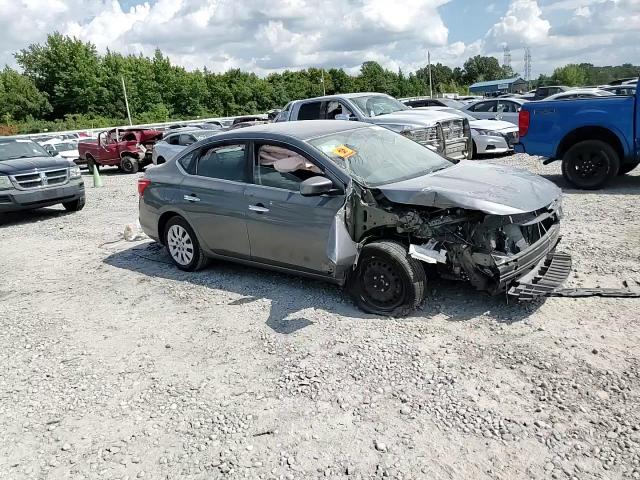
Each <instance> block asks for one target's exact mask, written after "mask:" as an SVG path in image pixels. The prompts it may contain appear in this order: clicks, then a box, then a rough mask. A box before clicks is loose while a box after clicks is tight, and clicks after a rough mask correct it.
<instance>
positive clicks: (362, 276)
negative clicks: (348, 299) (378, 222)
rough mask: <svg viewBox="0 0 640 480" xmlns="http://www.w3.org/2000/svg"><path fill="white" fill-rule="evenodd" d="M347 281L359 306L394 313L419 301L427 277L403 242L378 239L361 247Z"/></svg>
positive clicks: (401, 312) (399, 313)
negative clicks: (357, 260)
mask: <svg viewBox="0 0 640 480" xmlns="http://www.w3.org/2000/svg"><path fill="white" fill-rule="evenodd" d="M350 282H351V285H350V287H351V292H352V294H353V295H354V298H355V301H356V303H357V304H358V307H360V308H361V309H362V310H364V311H365V312H368V313H374V314H376V315H387V316H391V317H397V316H404V315H407V314H408V313H410V312H411V311H412V310H413V309H415V308H416V307H417V306H418V305H420V303H422V301H423V300H424V295H425V287H426V284H427V278H426V275H425V273H424V268H423V267H422V264H421V263H420V262H419V261H418V260H416V259H414V258H412V257H410V256H409V255H408V253H407V249H406V248H405V247H404V245H402V244H400V243H397V242H392V241H379V242H373V243H370V244H368V245H365V246H364V247H363V249H362V252H361V254H360V260H359V262H358V267H357V269H356V271H355V272H354V274H353V277H352V278H351V281H350Z"/></svg>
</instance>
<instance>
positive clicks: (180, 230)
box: [164, 216, 209, 272]
mask: <svg viewBox="0 0 640 480" xmlns="http://www.w3.org/2000/svg"><path fill="white" fill-rule="evenodd" d="M164 245H165V247H167V250H168V251H169V256H170V257H171V260H173V263H175V265H176V267H178V268H179V269H180V270H185V271H187V272H195V271H196V270H201V269H202V268H204V267H205V266H206V265H207V263H209V259H208V258H207V256H206V255H205V253H204V251H203V250H202V247H200V242H198V238H197V237H196V234H195V232H194V231H193V229H192V228H191V225H189V222H187V221H186V220H185V219H184V218H182V217H179V216H176V217H172V218H170V219H169V221H168V222H167V225H166V226H165V229H164Z"/></svg>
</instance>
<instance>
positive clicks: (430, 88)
mask: <svg viewBox="0 0 640 480" xmlns="http://www.w3.org/2000/svg"><path fill="white" fill-rule="evenodd" d="M427 61H428V62H429V97H430V98H433V80H432V79H431V52H430V51H429V50H427Z"/></svg>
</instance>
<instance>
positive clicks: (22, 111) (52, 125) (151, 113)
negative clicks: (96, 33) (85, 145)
mask: <svg viewBox="0 0 640 480" xmlns="http://www.w3.org/2000/svg"><path fill="white" fill-rule="evenodd" d="M15 58H16V61H17V63H18V65H19V66H20V68H21V72H18V71H17V70H14V69H12V68H10V67H8V66H6V67H5V68H4V69H3V70H0V119H1V120H2V124H3V126H2V127H0V134H2V133H5V134H7V133H9V134H10V133H18V132H19V133H29V132H38V131H43V130H45V129H48V130H49V131H52V130H62V129H74V128H92V127H93V128H97V127H106V126H112V125H119V124H124V123H126V120H125V118H126V107H125V102H124V96H123V93H122V79H124V81H125V84H126V87H127V94H128V99H129V106H130V109H131V114H132V117H133V119H134V122H135V123H153V122H162V121H169V120H172V119H187V118H198V117H216V116H234V115H242V114H249V113H257V112H265V111H267V110H269V109H272V108H277V107H282V106H284V105H285V104H286V103H287V102H289V101H290V100H295V99H300V98H308V97H313V96H319V95H322V94H323V92H326V93H327V94H333V93H345V92H358V91H376V92H383V93H388V94H389V95H392V96H394V97H406V96H420V95H428V94H429V72H428V67H427V66H425V67H423V68H420V69H418V70H417V71H416V72H411V73H408V74H405V73H404V72H402V71H401V70H399V71H397V72H394V71H390V70H388V69H384V68H383V67H382V66H381V65H379V64H378V63H376V62H370V61H369V62H364V63H363V64H362V66H361V68H360V71H359V73H358V74H357V75H349V74H347V73H346V72H345V71H344V70H343V69H342V68H330V69H324V70H321V69H318V68H308V69H303V70H296V71H291V70H285V71H283V72H282V73H272V74H269V75H267V76H266V77H264V78H261V77H259V76H257V75H256V74H254V73H250V72H244V71H241V70H239V69H232V70H229V71H227V72H224V73H216V72H211V71H209V70H208V69H207V68H203V69H199V70H195V71H187V70H185V69H184V68H182V67H180V66H177V65H173V64H172V63H171V62H170V60H169V58H168V57H166V56H165V55H163V54H162V52H161V51H160V50H156V51H155V54H154V55H153V56H152V57H146V56H143V55H122V54H120V53H117V52H112V51H107V52H106V53H105V54H104V55H100V54H98V52H97V50H96V47H95V46H94V45H93V44H91V43H88V42H83V41H81V40H79V39H77V38H71V37H68V36H64V35H61V34H59V33H53V34H51V35H49V36H48V37H47V40H46V42H44V43H43V44H32V45H30V46H28V47H27V48H25V49H22V50H20V51H19V52H17V53H16V54H15ZM639 70H640V68H639V67H634V66H632V65H622V66H620V67H594V66H593V65H590V64H580V65H568V66H566V67H563V68H561V69H557V70H556V71H555V72H554V73H553V75H551V76H549V77H545V76H541V77H540V78H539V79H538V82H540V83H542V84H549V83H560V84H565V85H578V84H590V83H594V84H601V83H607V82H608V81H611V80H612V79H614V78H617V77H625V76H633V75H637V74H638V71H639ZM431 73H432V82H433V90H434V93H445V92H458V93H466V92H467V91H468V85H470V84H472V83H475V82H477V81H484V80H497V79H501V78H509V77H512V76H514V72H513V71H512V70H511V69H510V68H509V67H506V66H502V65H500V63H499V61H498V59H497V58H495V57H489V56H481V55H478V56H475V57H472V58H469V59H468V60H467V61H466V62H465V63H464V65H463V67H456V68H453V69H452V68H450V67H448V66H446V65H442V64H441V63H436V64H434V65H432V68H431Z"/></svg>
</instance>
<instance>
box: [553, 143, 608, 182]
mask: <svg viewBox="0 0 640 480" xmlns="http://www.w3.org/2000/svg"><path fill="white" fill-rule="evenodd" d="M619 168H620V159H619V157H618V154H617V153H616V151H615V150H614V149H613V148H612V147H611V146H610V145H609V144H607V143H605V142H602V141H600V140H586V141H584V142H579V143H576V144H575V145H574V146H573V147H571V148H570V149H569V150H568V151H567V152H566V153H565V155H564V158H563V159H562V175H563V176H564V178H565V180H566V181H567V182H569V183H570V184H571V185H573V186H575V187H577V188H582V189H585V190H595V189H598V188H600V187H602V186H603V185H604V184H605V183H607V182H608V181H609V180H610V179H611V178H612V177H615V176H616V175H617V174H618V170H619Z"/></svg>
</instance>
